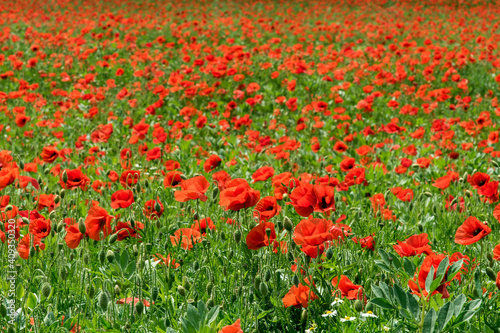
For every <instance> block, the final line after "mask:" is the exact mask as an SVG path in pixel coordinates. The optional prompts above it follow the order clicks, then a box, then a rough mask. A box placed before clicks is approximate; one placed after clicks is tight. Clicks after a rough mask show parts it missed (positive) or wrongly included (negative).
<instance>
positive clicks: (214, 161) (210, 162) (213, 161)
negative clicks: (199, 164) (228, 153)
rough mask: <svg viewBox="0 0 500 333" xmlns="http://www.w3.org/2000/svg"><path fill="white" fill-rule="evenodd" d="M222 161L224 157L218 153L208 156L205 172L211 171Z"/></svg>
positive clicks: (204, 164)
mask: <svg viewBox="0 0 500 333" xmlns="http://www.w3.org/2000/svg"><path fill="white" fill-rule="evenodd" d="M221 162H222V159H221V158H220V157H219V156H217V155H210V157H208V158H207V160H206V161H205V163H203V170H205V172H210V171H212V170H214V169H215V168H217V167H218V166H219V165H220V164H221Z"/></svg>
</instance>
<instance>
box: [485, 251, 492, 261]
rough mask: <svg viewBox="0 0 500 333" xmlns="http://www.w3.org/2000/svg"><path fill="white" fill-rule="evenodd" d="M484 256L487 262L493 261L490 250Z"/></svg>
mask: <svg viewBox="0 0 500 333" xmlns="http://www.w3.org/2000/svg"><path fill="white" fill-rule="evenodd" d="M486 258H488V261H489V262H493V255H492V254H491V252H488V254H487V255H486Z"/></svg>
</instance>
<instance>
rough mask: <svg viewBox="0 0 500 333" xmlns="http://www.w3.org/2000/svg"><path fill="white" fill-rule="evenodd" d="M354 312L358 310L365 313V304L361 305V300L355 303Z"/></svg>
mask: <svg viewBox="0 0 500 333" xmlns="http://www.w3.org/2000/svg"><path fill="white" fill-rule="evenodd" d="M354 310H356V311H357V312H361V311H363V303H361V301H360V300H359V299H357V300H356V301H355V302H354Z"/></svg>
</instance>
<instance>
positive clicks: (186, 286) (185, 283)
mask: <svg viewBox="0 0 500 333" xmlns="http://www.w3.org/2000/svg"><path fill="white" fill-rule="evenodd" d="M184 288H186V290H189V289H191V282H189V280H188V279H186V280H185V281H184Z"/></svg>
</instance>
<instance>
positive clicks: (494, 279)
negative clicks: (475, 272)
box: [486, 267, 497, 281]
mask: <svg viewBox="0 0 500 333" xmlns="http://www.w3.org/2000/svg"><path fill="white" fill-rule="evenodd" d="M486 274H488V277H489V278H490V279H491V280H492V281H496V279H497V275H496V274H495V272H493V270H492V269H491V267H488V268H486Z"/></svg>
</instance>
